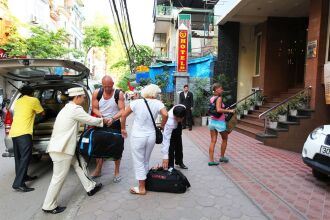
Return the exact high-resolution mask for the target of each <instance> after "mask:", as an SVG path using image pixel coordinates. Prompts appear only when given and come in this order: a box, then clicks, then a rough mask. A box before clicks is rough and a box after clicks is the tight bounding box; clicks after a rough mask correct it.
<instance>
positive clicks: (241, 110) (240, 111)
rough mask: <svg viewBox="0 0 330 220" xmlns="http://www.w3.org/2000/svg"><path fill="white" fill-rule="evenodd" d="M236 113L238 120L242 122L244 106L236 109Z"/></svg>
mask: <svg viewBox="0 0 330 220" xmlns="http://www.w3.org/2000/svg"><path fill="white" fill-rule="evenodd" d="M235 111H236V116H237V119H238V120H240V119H241V116H242V114H243V107H242V105H239V106H237V107H236V109H235Z"/></svg>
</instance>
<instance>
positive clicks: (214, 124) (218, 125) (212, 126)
mask: <svg viewBox="0 0 330 220" xmlns="http://www.w3.org/2000/svg"><path fill="white" fill-rule="evenodd" d="M208 127H209V130H210V131H214V130H216V131H218V132H223V131H226V129H227V126H226V122H225V121H218V120H212V119H210V120H209V126H208Z"/></svg>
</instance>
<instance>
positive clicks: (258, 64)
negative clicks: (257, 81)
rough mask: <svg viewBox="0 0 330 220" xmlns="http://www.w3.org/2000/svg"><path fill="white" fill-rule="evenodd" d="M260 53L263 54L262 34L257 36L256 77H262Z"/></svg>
mask: <svg viewBox="0 0 330 220" xmlns="http://www.w3.org/2000/svg"><path fill="white" fill-rule="evenodd" d="M260 53H261V33H258V34H257V45H256V72H255V75H256V76H259V75H260Z"/></svg>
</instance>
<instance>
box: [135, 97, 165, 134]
mask: <svg viewBox="0 0 330 220" xmlns="http://www.w3.org/2000/svg"><path fill="white" fill-rule="evenodd" d="M146 100H147V102H148V105H149V107H150V110H151V113H152V115H153V117H154V119H155V120H156V118H157V116H158V114H159V113H160V110H161V109H163V108H165V106H164V104H163V103H162V102H161V101H159V100H157V99H146ZM130 108H131V109H132V111H133V113H134V122H133V126H132V136H133V137H146V136H150V135H152V134H155V127H154V124H153V123H152V119H151V116H150V113H149V111H148V108H147V105H146V103H145V102H144V100H143V99H137V100H134V101H132V102H131V103H130Z"/></svg>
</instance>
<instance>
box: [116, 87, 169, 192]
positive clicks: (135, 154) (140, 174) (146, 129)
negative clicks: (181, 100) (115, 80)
mask: <svg viewBox="0 0 330 220" xmlns="http://www.w3.org/2000/svg"><path fill="white" fill-rule="evenodd" d="M160 92H161V90H160V88H159V87H158V86H157V85H154V84H151V85H147V86H146V87H145V88H144V89H143V90H142V91H141V95H142V97H143V99H137V100H135V101H133V102H131V103H130V105H129V106H128V107H127V108H126V109H125V111H124V113H123V114H122V117H121V129H122V130H121V134H122V136H123V137H124V138H126V137H127V131H126V129H125V128H126V126H125V124H126V118H127V117H128V116H129V115H130V114H131V113H132V112H134V122H133V127H132V133H131V136H130V145H131V152H132V158H133V165H134V170H135V177H136V179H137V180H138V181H139V186H138V187H132V188H130V192H131V193H132V194H140V195H145V194H146V188H145V180H146V178H147V173H148V171H149V159H150V155H151V152H152V150H153V148H154V146H155V143H156V132H155V127H154V125H153V122H152V119H151V116H150V113H149V111H148V108H147V105H146V103H145V101H144V99H146V100H147V102H148V105H149V107H150V110H151V112H152V115H153V117H154V119H155V118H157V116H158V114H161V115H162V124H161V127H162V128H163V127H164V125H165V123H166V121H167V117H168V116H167V111H166V108H165V106H164V104H163V103H162V102H161V101H159V100H157V99H156V98H157V96H158V95H159V93H160ZM167 152H168V151H167ZM162 165H163V168H164V169H167V167H168V154H166V155H165V154H164V155H163V163H162Z"/></svg>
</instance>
